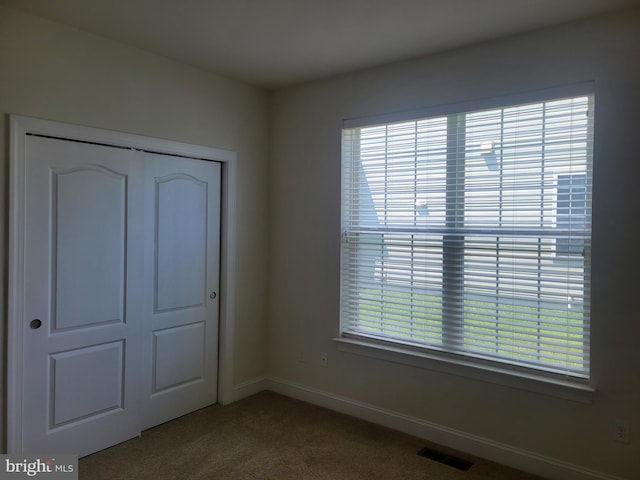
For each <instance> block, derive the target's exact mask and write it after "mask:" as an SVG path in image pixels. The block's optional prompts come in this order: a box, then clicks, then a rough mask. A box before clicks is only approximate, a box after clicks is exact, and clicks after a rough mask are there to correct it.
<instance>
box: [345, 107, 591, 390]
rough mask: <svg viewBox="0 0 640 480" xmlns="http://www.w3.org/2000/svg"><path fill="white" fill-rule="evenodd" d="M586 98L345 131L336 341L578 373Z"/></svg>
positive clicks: (587, 215)
mask: <svg viewBox="0 0 640 480" xmlns="http://www.w3.org/2000/svg"><path fill="white" fill-rule="evenodd" d="M593 103H594V99H593V96H589V95H587V96H580V97H572V98H561V99H553V100H549V101H544V102H537V103H529V104H523V105H510V106H504V107H502V108H494V109H490V110H482V111H473V112H465V113H456V114H451V115H446V116H439V117H433V118H425V119H418V120H410V121H402V122H395V123H388V124H378V125H370V126H360V127H357V128H348V129H344V130H343V194H342V218H343V241H342V278H341V281H342V305H341V332H342V334H343V335H345V336H356V337H359V338H368V339H374V340H381V341H385V342H393V343H395V344H404V345H407V346H411V347H418V348H426V349H429V350H430V351H440V352H447V353H451V354H457V355H465V356H466V357H467V358H472V359H477V360H479V361H491V362H502V363H508V364H510V365H516V366H521V367H523V368H532V369H536V370H542V371H545V372H551V373H557V374H562V375H565V376H566V375H568V376H571V377H575V378H583V379H584V378H588V374H589V298H590V280H589V279H590V261H589V258H590V239H591V183H592V167H591V165H592V130H593V121H592V119H593Z"/></svg>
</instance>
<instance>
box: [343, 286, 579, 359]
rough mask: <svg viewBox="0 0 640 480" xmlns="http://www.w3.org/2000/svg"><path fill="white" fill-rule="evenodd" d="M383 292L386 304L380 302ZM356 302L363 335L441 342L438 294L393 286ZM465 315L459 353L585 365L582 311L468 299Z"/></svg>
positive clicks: (361, 294) (362, 295)
mask: <svg viewBox="0 0 640 480" xmlns="http://www.w3.org/2000/svg"><path fill="white" fill-rule="evenodd" d="M383 293H384V297H385V299H386V302H385V303H381V298H382V294H383ZM501 302H502V303H501ZM356 303H357V305H354V307H356V310H357V312H358V314H357V315H358V318H359V323H358V326H359V329H361V330H362V331H365V332H369V333H372V334H378V335H379V334H383V335H385V336H393V337H396V338H400V339H406V340H408V341H410V342H412V343H418V344H426V345H432V346H440V345H441V344H442V298H441V297H439V296H436V295H427V294H420V293H415V292H413V293H411V292H408V291H406V290H399V289H397V290H394V289H393V288H392V287H389V288H384V290H382V289H375V288H371V289H362V290H360V292H359V297H358V298H357V300H356ZM462 312H463V313H462V333H463V337H462V338H463V340H462V343H461V345H460V349H461V350H467V351H472V352H477V353H479V354H487V355H490V356H498V357H509V358H515V359H519V360H523V361H525V362H533V363H537V364H544V365H549V366H562V367H563V368H570V369H578V370H579V369H581V368H582V367H583V366H582V356H583V350H584V332H583V315H582V313H581V312H579V311H571V310H567V311H560V310H553V309H548V308H546V309H545V308H536V307H531V306H526V305H517V304H515V303H514V302H513V301H509V300H508V299H497V300H496V302H494V303H491V302H481V301H473V300H465V301H464V303H463V305H462ZM383 321H384V323H383ZM509 324H512V325H509ZM540 339H543V341H544V343H548V342H550V341H552V342H553V344H554V346H556V347H557V349H558V350H559V351H560V352H558V353H554V352H549V351H546V350H547V349H546V347H545V349H542V350H541V348H540ZM506 342H508V345H507V346H505V345H504V344H505V343H506Z"/></svg>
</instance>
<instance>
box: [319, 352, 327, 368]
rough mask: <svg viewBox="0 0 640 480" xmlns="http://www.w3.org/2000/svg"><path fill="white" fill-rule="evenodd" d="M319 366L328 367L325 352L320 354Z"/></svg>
mask: <svg viewBox="0 0 640 480" xmlns="http://www.w3.org/2000/svg"><path fill="white" fill-rule="evenodd" d="M320 365H321V366H323V367H326V366H327V365H328V360H327V352H320Z"/></svg>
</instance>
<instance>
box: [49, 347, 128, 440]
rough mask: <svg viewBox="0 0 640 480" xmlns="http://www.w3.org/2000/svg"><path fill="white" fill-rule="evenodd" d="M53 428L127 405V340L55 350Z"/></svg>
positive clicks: (52, 397)
mask: <svg viewBox="0 0 640 480" xmlns="http://www.w3.org/2000/svg"><path fill="white" fill-rule="evenodd" d="M49 358H50V363H49V365H50V369H51V370H50V374H49V376H50V378H54V379H55V381H54V382H52V390H53V391H52V392H51V402H50V409H51V412H50V427H51V428H57V427H61V426H63V425H68V424H70V423H72V422H78V421H84V420H88V419H90V418H92V417H96V416H101V415H104V414H107V413H109V412H115V411H118V410H122V409H123V408H124V376H123V371H124V366H125V359H124V340H117V341H115V342H109V343H105V344H102V345H92V346H90V347H82V348H76V349H74V350H70V351H67V352H59V353H54V354H51V355H50V356H49Z"/></svg>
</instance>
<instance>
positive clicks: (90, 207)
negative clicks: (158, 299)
mask: <svg viewBox="0 0 640 480" xmlns="http://www.w3.org/2000/svg"><path fill="white" fill-rule="evenodd" d="M25 141H26V151H27V158H26V181H25V185H24V188H25V189H26V197H25V219H26V225H25V238H26V240H25V250H24V251H25V255H24V268H25V270H24V293H23V294H24V305H25V308H24V318H22V320H21V321H22V329H23V333H22V337H23V357H24V358H23V375H24V380H23V385H24V387H23V396H22V398H23V406H22V413H23V433H22V443H23V445H22V449H23V451H24V452H55V453H78V454H80V455H85V454H88V453H91V452H94V451H96V450H100V449H102V448H105V447H107V446H110V445H113V444H115V443H118V442H121V441H123V440H126V439H129V438H131V437H134V436H136V435H138V432H139V431H140V422H139V418H140V410H139V402H138V397H139V395H138V384H139V382H140V379H141V378H142V372H143V371H142V369H141V366H142V363H141V360H142V356H141V355H140V348H139V345H140V342H141V338H142V337H141V321H140V319H141V316H142V310H143V309H142V288H141V285H142V277H143V275H142V273H143V269H142V261H141V259H142V253H143V243H142V240H143V229H142V228H141V225H142V220H143V216H142V214H143V210H142V208H141V207H142V195H141V192H142V184H143V182H142V168H141V165H140V163H139V162H137V161H136V160H135V155H136V154H135V153H134V152H132V151H130V150H124V149H120V148H112V147H105V146H99V145H91V144H86V143H78V142H71V141H65V140H56V139H51V138H42V137H36V136H27V137H26V140H25Z"/></svg>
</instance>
